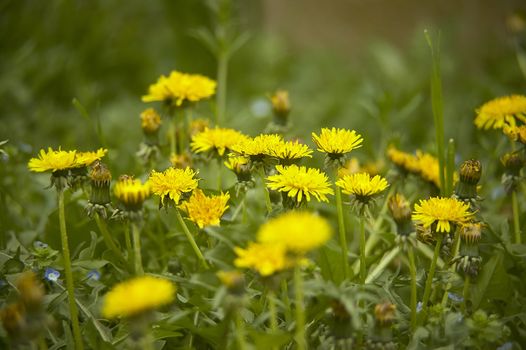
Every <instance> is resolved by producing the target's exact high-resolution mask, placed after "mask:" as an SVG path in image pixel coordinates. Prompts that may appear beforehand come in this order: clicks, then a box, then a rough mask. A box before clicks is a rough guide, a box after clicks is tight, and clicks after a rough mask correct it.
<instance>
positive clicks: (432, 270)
mask: <svg viewBox="0 0 526 350" xmlns="http://www.w3.org/2000/svg"><path fill="white" fill-rule="evenodd" d="M443 239H444V237H443V236H442V235H439V237H438V239H437V243H436V246H435V251H434V254H433V260H431V266H430V267H429V273H428V274H427V279H426V286H425V288H424V297H423V298H422V311H421V317H420V324H422V322H423V321H424V319H425V317H426V315H427V303H428V302H429V297H430V296H431V285H432V284H433V277H434V276H435V269H436V266H437V260H438V255H439V254H440V248H441V247H442V240H443Z"/></svg>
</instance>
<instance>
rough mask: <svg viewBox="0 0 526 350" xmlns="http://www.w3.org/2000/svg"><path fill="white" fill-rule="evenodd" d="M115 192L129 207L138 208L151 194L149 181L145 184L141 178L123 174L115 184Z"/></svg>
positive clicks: (130, 208)
mask: <svg viewBox="0 0 526 350" xmlns="http://www.w3.org/2000/svg"><path fill="white" fill-rule="evenodd" d="M113 192H114V193H115V197H117V199H118V200H119V201H120V202H121V203H122V204H124V206H125V207H126V208H127V209H129V210H138V209H140V208H141V207H142V203H143V202H144V201H145V200H146V198H148V196H149V195H150V186H149V185H148V183H147V182H146V183H144V184H143V183H142V182H141V180H139V179H133V178H132V177H130V176H127V175H123V176H121V177H120V178H119V180H118V181H117V183H116V184H115V188H114V189H113Z"/></svg>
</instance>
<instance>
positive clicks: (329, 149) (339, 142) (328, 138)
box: [312, 128, 363, 157]
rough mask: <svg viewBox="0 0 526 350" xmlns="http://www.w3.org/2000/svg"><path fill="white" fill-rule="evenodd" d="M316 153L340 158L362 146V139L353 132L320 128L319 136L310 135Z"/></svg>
mask: <svg viewBox="0 0 526 350" xmlns="http://www.w3.org/2000/svg"><path fill="white" fill-rule="evenodd" d="M312 140H313V141H314V143H315V144H316V146H317V147H318V151H320V152H324V153H328V154H329V155H331V156H337V157H340V156H342V155H344V154H346V153H349V152H351V151H352V150H353V149H356V148H359V147H361V146H362V142H363V138H362V136H361V135H360V134H358V133H357V132H356V131H354V130H350V131H349V130H347V129H336V128H332V129H328V128H322V129H321V133H320V135H319V136H318V135H316V134H315V133H312Z"/></svg>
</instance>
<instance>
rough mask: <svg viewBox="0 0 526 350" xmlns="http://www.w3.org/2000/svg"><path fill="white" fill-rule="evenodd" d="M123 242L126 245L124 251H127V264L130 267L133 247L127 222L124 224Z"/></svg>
mask: <svg viewBox="0 0 526 350" xmlns="http://www.w3.org/2000/svg"><path fill="white" fill-rule="evenodd" d="M124 241H125V243H126V250H127V251H128V263H130V265H131V262H130V261H131V259H133V247H132V240H131V236H130V226H129V225H128V222H126V223H125V224H124Z"/></svg>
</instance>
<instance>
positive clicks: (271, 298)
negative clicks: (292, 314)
mask: <svg viewBox="0 0 526 350" xmlns="http://www.w3.org/2000/svg"><path fill="white" fill-rule="evenodd" d="M267 300H268V312H269V314H270V330H271V331H272V332H273V333H275V332H276V331H277V330H278V314H277V312H276V295H275V293H274V292H273V291H272V290H269V291H268V292H267Z"/></svg>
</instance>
